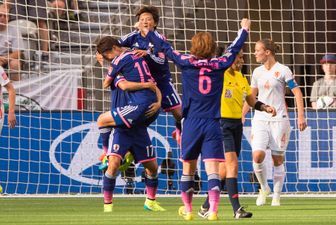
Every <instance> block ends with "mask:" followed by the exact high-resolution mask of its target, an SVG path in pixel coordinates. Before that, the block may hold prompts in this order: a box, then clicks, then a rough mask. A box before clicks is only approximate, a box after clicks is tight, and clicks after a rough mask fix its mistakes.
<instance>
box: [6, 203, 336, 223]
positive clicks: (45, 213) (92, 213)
mask: <svg viewBox="0 0 336 225" xmlns="http://www.w3.org/2000/svg"><path fill="white" fill-rule="evenodd" d="M158 200H159V202H160V203H161V205H162V206H163V207H165V208H166V209H167V211H166V212H149V211H145V210H144V209H143V203H144V198H138V197H136V198H126V197H117V198H115V199H114V208H113V212H112V213H103V205H102V198H80V197H79V198H73V197H72V198H10V197H0V206H1V210H0V224H1V225H12V224H20V225H21V224H34V225H37V224H41V225H42V224H43V225H49V224H58V225H60V224H67V225H68V224H71V225H72V224H78V225H83V224H91V225H96V224H97V225H100V224H109V225H111V224H116V225H122V224H125V225H126V224H127V225H139V224H143V225H148V224H153V225H154V224H155V225H161V224H171V225H179V224H209V223H211V224H286V225H290V224H295V225H298V224H314V225H321V224H336V198H282V200H281V204H282V205H281V206H280V207H271V206H270V205H269V204H270V201H271V199H270V198H269V199H268V203H269V204H268V205H266V206H262V207H257V206H255V204H254V203H255V198H252V197H251V198H250V197H248V198H241V203H242V205H248V210H249V211H251V212H253V218H251V219H244V220H235V219H233V213H232V209H231V206H230V204H229V201H228V199H227V197H223V198H222V199H221V204H220V208H219V219H220V220H219V221H207V220H204V219H202V218H200V217H198V216H197V210H198V208H199V206H200V204H201V202H202V200H203V198H199V197H197V198H194V201H193V205H194V208H193V212H194V217H195V218H194V220H193V221H184V220H183V219H182V218H180V217H179V216H178V215H177V210H178V207H179V206H181V205H182V203H181V199H180V198H178V197H170V198H164V197H160V198H158Z"/></svg>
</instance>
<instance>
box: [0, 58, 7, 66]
mask: <svg viewBox="0 0 336 225" xmlns="http://www.w3.org/2000/svg"><path fill="white" fill-rule="evenodd" d="M7 63H8V60H7V58H6V57H3V56H0V65H1V66H3V65H6V64H7Z"/></svg>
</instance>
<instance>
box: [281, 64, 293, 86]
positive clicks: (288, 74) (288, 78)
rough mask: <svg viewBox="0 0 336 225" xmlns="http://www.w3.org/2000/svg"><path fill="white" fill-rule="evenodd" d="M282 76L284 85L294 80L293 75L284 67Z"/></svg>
mask: <svg viewBox="0 0 336 225" xmlns="http://www.w3.org/2000/svg"><path fill="white" fill-rule="evenodd" d="M283 76H284V79H285V82H286V83H287V82H288V81H289V80H293V79H294V75H293V73H292V71H291V70H290V69H289V68H288V67H287V66H286V67H285V70H284V74H283Z"/></svg>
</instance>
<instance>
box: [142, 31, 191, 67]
mask: <svg viewBox="0 0 336 225" xmlns="http://www.w3.org/2000/svg"><path fill="white" fill-rule="evenodd" d="M145 33H147V38H148V40H149V41H150V42H151V43H152V44H153V45H154V47H155V48H156V49H158V50H159V51H162V52H163V53H164V54H165V55H166V56H167V57H168V58H169V59H171V60H172V61H173V62H174V63H175V64H176V65H178V66H180V67H183V66H188V65H190V62H189V60H188V58H189V56H188V55H182V54H180V53H179V52H177V51H175V50H174V49H173V47H172V46H171V44H169V43H168V42H167V41H166V40H165V38H164V37H163V36H162V35H160V34H159V33H158V32H157V31H149V30H148V29H147V30H146V29H145Z"/></svg>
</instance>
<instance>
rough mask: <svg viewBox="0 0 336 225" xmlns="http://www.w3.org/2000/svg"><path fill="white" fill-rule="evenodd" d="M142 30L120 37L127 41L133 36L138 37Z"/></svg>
mask: <svg viewBox="0 0 336 225" xmlns="http://www.w3.org/2000/svg"><path fill="white" fill-rule="evenodd" d="M139 34H140V31H139V30H134V31H132V32H131V33H128V34H125V35H124V36H122V37H121V38H120V40H121V41H126V40H127V39H131V38H136V37H137V36H139Z"/></svg>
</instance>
